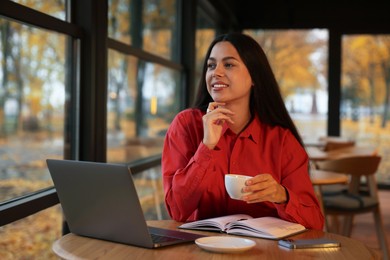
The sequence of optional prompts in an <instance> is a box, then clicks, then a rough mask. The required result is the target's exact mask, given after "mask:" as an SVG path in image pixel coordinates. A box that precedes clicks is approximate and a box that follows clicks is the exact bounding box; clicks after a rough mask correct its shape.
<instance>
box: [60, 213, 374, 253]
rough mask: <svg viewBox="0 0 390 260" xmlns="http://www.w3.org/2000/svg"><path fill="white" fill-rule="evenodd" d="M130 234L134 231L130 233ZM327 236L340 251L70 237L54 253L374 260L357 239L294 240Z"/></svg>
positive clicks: (259, 242) (166, 223)
mask: <svg viewBox="0 0 390 260" xmlns="http://www.w3.org/2000/svg"><path fill="white" fill-rule="evenodd" d="M148 225H150V226H155V227H161V228H168V229H176V228H177V226H178V225H180V223H179V222H175V221H172V220H158V221H148ZM130 232H131V231H130ZM186 232H192V233H199V234H205V235H210V236H221V235H223V234H220V233H216V232H204V231H190V230H188V231H186ZM319 237H326V238H330V239H336V240H338V241H340V242H341V247H340V248H327V249H287V248H283V247H280V246H278V244H277V243H278V242H277V241H275V240H267V239H259V238H249V239H252V240H253V241H255V242H256V246H255V247H254V248H252V249H250V250H248V251H245V252H241V253H212V252H208V251H205V250H203V249H201V248H199V247H198V246H197V245H196V244H195V243H187V244H180V245H174V246H168V247H163V248H158V249H145V248H141V247H135V246H129V245H124V244H118V243H113V242H108V241H103V240H97V239H92V238H87V237H81V236H77V235H74V234H67V235H65V236H63V237H62V238H60V239H59V240H57V241H56V242H55V243H54V244H53V251H54V252H55V253H56V254H57V255H58V256H59V257H61V258H63V259H116V260H117V259H168V260H173V259H195V260H196V259H201V260H205V259H224V260H225V259H271V260H272V259H289V260H290V259H297V260H298V259H299V260H301V259H329V260H333V259H338V260H341V259H353V260H359V259H365V260H366V259H374V255H373V254H372V253H371V251H370V250H369V249H367V247H366V246H365V245H364V244H363V243H361V242H359V241H357V240H354V239H351V238H347V237H344V236H340V235H336V234H331V233H326V232H323V231H319V230H308V231H306V232H304V233H301V234H299V235H295V236H292V237H291V238H319Z"/></svg>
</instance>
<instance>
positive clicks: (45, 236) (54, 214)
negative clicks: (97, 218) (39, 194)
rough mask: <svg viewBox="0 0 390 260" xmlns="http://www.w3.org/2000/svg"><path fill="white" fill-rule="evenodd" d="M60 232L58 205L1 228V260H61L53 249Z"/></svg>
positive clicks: (60, 214) (60, 223)
mask: <svg viewBox="0 0 390 260" xmlns="http://www.w3.org/2000/svg"><path fill="white" fill-rule="evenodd" d="M61 229H62V213H61V208H60V206H59V205H57V206H54V207H51V208H48V209H45V210H43V211H40V212H39V213H36V214H34V215H32V216H29V217H27V218H23V219H21V220H18V221H15V222H13V223H11V224H8V225H6V226H2V227H1V231H0V234H1V235H0V245H1V247H0V259H10V260H11V259H47V260H49V259H53V260H55V259H58V257H57V256H56V255H55V254H54V252H53V250H52V249H51V248H52V245H53V243H54V241H56V240H57V239H59V238H60V237H61Z"/></svg>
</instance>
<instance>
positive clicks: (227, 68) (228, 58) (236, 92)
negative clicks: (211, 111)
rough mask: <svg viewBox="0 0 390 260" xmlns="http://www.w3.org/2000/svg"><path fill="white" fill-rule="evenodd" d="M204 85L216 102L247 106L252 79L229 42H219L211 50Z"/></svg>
mask: <svg viewBox="0 0 390 260" xmlns="http://www.w3.org/2000/svg"><path fill="white" fill-rule="evenodd" d="M206 84H207V90H208V92H209V93H210V95H211V97H212V98H213V100H214V101H216V102H225V103H226V104H227V105H228V104H229V103H232V102H235V103H242V104H243V105H248V104H249V97H250V91H251V87H252V79H251V76H250V74H249V71H248V69H247V68H246V66H245V64H244V62H243V61H242V60H241V58H240V55H239V54H238V52H237V50H236V48H235V47H234V46H233V45H232V44H231V43H230V42H227V41H224V42H219V43H217V44H216V45H214V47H213V49H212V50H211V53H210V57H209V58H208V60H207V71H206ZM243 102H244V103H243ZM245 102H247V103H245Z"/></svg>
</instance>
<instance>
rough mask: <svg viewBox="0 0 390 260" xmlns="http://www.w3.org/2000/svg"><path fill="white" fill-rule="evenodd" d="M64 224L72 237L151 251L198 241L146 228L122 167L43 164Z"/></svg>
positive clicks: (64, 162)
mask: <svg viewBox="0 0 390 260" xmlns="http://www.w3.org/2000/svg"><path fill="white" fill-rule="evenodd" d="M46 162H47V166H48V168H49V172H50V175H51V177H52V179H53V182H54V186H55V188H56V190H57V194H58V198H59V200H60V203H61V205H62V209H63V213H64V216H65V219H66V221H67V223H68V226H69V229H70V231H71V232H72V233H74V234H77V235H80V236H86V237H91V238H97V239H102V240H108V241H113V242H118V243H122V244H128V245H134V246H139V247H145V248H157V247H162V246H167V245H173V244H178V243H184V242H191V241H194V240H195V239H197V238H200V237H204V236H201V235H197V234H191V233H188V232H183V231H178V230H168V229H161V228H155V227H148V226H147V223H146V221H145V217H144V214H143V211H142V208H141V204H140V202H139V198H138V195H137V191H136V189H135V186H134V182H133V178H132V174H131V170H130V168H129V167H128V166H127V165H125V164H123V165H122V164H109V163H98V162H85V161H71V160H54V159H48V160H46Z"/></svg>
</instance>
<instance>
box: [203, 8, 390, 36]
mask: <svg viewBox="0 0 390 260" xmlns="http://www.w3.org/2000/svg"><path fill="white" fill-rule="evenodd" d="M209 1H210V3H211V4H213V5H214V6H215V8H216V9H217V10H219V11H222V13H223V15H222V16H225V15H228V16H229V17H234V18H235V23H236V26H238V27H239V28H240V29H257V28H264V29H265V28H275V29H276V28H280V29H289V28H298V29H299V28H329V29H335V30H339V31H341V32H346V33H348V32H349V33H354V32H356V33H364V32H372V33H381V32H383V33H386V32H387V33H389V32H390V0H337V1H335V0H268V1H265V0H209ZM222 19H223V17H222Z"/></svg>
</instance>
